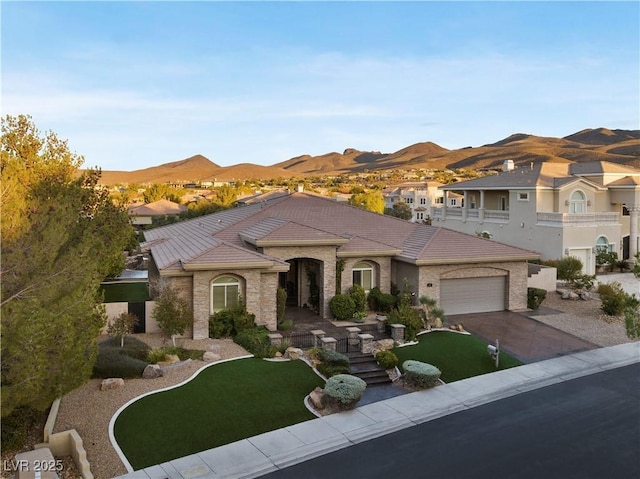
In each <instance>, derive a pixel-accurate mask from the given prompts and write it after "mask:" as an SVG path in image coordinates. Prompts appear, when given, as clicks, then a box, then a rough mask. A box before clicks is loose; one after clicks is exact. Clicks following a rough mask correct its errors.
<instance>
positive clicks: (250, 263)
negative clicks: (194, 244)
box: [182, 261, 286, 271]
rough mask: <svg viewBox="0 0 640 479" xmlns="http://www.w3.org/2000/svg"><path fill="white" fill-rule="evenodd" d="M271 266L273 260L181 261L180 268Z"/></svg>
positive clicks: (215, 268) (264, 267) (259, 267)
mask: <svg viewBox="0 0 640 479" xmlns="http://www.w3.org/2000/svg"><path fill="white" fill-rule="evenodd" d="M273 266H274V263H273V261H246V262H238V263H234V262H229V263H182V268H183V269H184V270H185V271H208V270H217V269H268V268H272V267H273ZM285 271H286V269H285Z"/></svg>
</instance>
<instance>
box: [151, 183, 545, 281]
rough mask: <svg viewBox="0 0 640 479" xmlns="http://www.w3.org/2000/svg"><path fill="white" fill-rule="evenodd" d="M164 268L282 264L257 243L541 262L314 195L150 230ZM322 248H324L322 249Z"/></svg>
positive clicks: (421, 260) (417, 259)
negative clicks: (265, 252) (320, 245)
mask: <svg viewBox="0 0 640 479" xmlns="http://www.w3.org/2000/svg"><path fill="white" fill-rule="evenodd" d="M145 236H146V239H147V240H148V241H147V242H146V243H145V244H143V246H146V247H148V248H149V249H150V250H151V254H152V257H153V258H154V261H155V262H156V264H157V266H158V268H159V269H160V270H164V269H167V270H174V271H179V270H180V269H181V268H183V269H190V268H191V269H192V268H196V267H197V268H204V267H205V266H206V265H210V266H211V267H212V268H213V267H215V266H216V265H228V264H230V262H237V263H238V264H239V265H240V264H245V265H247V264H258V263H260V262H261V261H263V262H265V263H264V264H266V262H269V261H271V262H273V266H274V267H278V265H279V264H281V263H282V262H280V263H278V261H279V260H277V259H275V258H273V257H269V256H267V255H264V254H262V253H260V252H258V251H256V250H255V247H254V246H248V244H247V243H250V244H253V245H257V246H260V245H263V246H269V245H277V244H283V245H284V244H287V245H292V246H293V245H305V244H314V242H315V244H319V243H321V244H335V245H336V246H338V245H340V244H341V245H340V246H339V248H338V249H337V255H338V256H343V257H348V256H357V255H362V256H368V255H370V256H376V255H377V256H381V255H392V256H395V257H397V258H398V259H402V260H404V261H409V262H414V263H417V264H429V263H432V262H436V263H447V262H448V263H457V262H459V263H463V262H470V261H471V262H478V261H504V260H509V259H534V258H537V257H538V255H537V254H536V253H533V252H531V251H528V250H524V249H520V248H515V247H512V246H507V245H504V244H501V243H497V242H495V241H491V240H487V239H484V238H478V237H476V236H473V235H467V234H464V233H460V232H457V231H453V230H447V229H445V228H441V227H436V226H428V225H422V224H416V223H409V222H407V221H404V220H400V219H398V218H394V217H392V216H386V215H380V214H376V213H372V212H369V211H365V210H362V209H360V208H356V207H354V206H350V205H345V204H343V203H338V202H336V201H333V200H331V199H328V198H324V197H319V196H315V195H311V194H307V193H293V194H290V195H288V196H287V197H283V198H276V199H274V200H270V201H268V202H266V203H262V204H259V205H249V206H244V207H238V208H233V209H230V210H226V211H223V212H220V213H214V214H211V215H208V216H203V217H200V218H195V219H192V220H188V221H184V222H181V223H174V224H172V225H168V226H164V227H160V228H155V229H151V230H148V231H146V232H145ZM318 242H319V243H318Z"/></svg>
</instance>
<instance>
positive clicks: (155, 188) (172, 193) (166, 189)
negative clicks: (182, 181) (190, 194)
mask: <svg viewBox="0 0 640 479" xmlns="http://www.w3.org/2000/svg"><path fill="white" fill-rule="evenodd" d="M183 193H184V191H182V190H176V189H175V188H173V187H172V186H169V185H167V184H165V183H154V184H152V185H151V186H150V187H149V188H147V189H146V190H145V192H144V193H143V194H142V197H143V198H144V202H145V203H153V202H154V201H160V200H162V199H165V200H169V201H173V202H174V203H178V204H180V199H181V198H182V195H183Z"/></svg>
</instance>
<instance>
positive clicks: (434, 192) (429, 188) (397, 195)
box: [382, 181, 455, 223]
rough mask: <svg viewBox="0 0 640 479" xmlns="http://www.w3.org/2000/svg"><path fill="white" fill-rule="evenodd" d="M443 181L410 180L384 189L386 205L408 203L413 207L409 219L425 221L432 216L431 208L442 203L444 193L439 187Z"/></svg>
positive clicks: (383, 194) (389, 206)
mask: <svg viewBox="0 0 640 479" xmlns="http://www.w3.org/2000/svg"><path fill="white" fill-rule="evenodd" d="M440 186H442V183H439V182H437V181H428V182H427V181H409V182H406V183H402V184H399V185H396V186H392V187H389V188H386V189H384V190H383V191H382V196H383V197H384V207H385V208H393V205H394V204H396V203H406V204H407V205H408V206H409V208H411V213H412V216H411V219H410V220H409V221H411V222H413V223H415V222H423V221H425V220H429V219H430V218H431V217H432V212H431V208H432V207H433V206H434V205H437V204H441V202H442V201H443V199H444V194H443V192H442V191H440V190H439V189H438V188H439V187H440ZM452 206H455V205H452Z"/></svg>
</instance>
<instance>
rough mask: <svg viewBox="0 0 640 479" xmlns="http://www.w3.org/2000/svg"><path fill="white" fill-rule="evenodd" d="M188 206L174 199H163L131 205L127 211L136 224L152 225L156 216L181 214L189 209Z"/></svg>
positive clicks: (132, 221) (132, 222)
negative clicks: (175, 201)
mask: <svg viewBox="0 0 640 479" xmlns="http://www.w3.org/2000/svg"><path fill="white" fill-rule="evenodd" d="M187 209H188V208H187V207H186V206H184V205H179V204H177V203H174V202H173V201H169V200H165V199H161V200H158V201H154V202H152V203H145V204H142V205H131V206H130V207H129V208H127V213H129V217H130V218H131V224H133V225H134V226H142V225H150V224H151V223H152V222H153V218H154V217H156V216H167V215H179V214H180V213H184V212H185V211H187Z"/></svg>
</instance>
